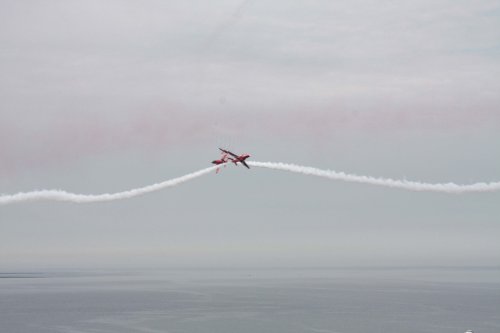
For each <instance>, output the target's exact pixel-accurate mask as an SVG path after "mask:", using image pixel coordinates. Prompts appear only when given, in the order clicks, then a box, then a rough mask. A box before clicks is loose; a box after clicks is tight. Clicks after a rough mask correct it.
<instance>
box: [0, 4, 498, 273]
mask: <svg viewBox="0 0 500 333" xmlns="http://www.w3.org/2000/svg"><path fill="white" fill-rule="evenodd" d="M0 73H1V75H0V193H13V192H18V191H29V190H32V189H42V188H58V189H65V190H68V191H74V192H78V193H102V192H112V191H118V190H126V189H129V188H133V187H138V186H142V185H147V184H150V183H154V182H158V181H162V180H165V179H168V178H171V177H175V176H180V175H183V174H185V173H188V172H191V171H195V170H198V169H201V168H204V167H206V166H208V165H209V162H210V161H211V160H213V159H214V158H216V157H218V152H217V147H219V146H224V147H228V148H230V149H233V150H235V152H238V153H239V152H242V153H243V152H247V153H250V154H251V155H252V159H254V160H256V161H282V162H293V163H298V164H305V165H311V166H316V167H320V168H330V169H335V170H339V171H347V172H353V173H358V174H366V175H372V176H384V177H391V178H407V179H412V180H421V181H428V182H447V181H453V182H456V183H471V182H476V181H491V180H497V181H498V180H499V179H500V171H499V167H498V166H499V164H500V155H499V152H500V149H499V148H500V109H499V105H500V79H499V77H500V4H499V3H498V1H486V0H484V1H457V0H423V1H386V0H382V1H380V0H379V1H368V0H356V1H352V0H349V1H347V0H345V1H344V0H341V1H331V0H324V1H322V0H317V1H311V0H308V1H305V0H304V1H300V0H299V1H281V0H278V1H258V0H256V1H252V0H247V1H236V0H214V1H201V0H199V1H195V0H186V1H127V0H122V1H111V0H110V1H97V0H95V1H93V0H90V1H51V0H49V1H43V2H40V1H6V0H0ZM499 202H500V194H495V193H489V194H467V195H461V196H454V195H452V196H450V195H444V194H429V193H411V192H403V191H400V190H392V189H387V188H375V187H371V186H367V185H360V184H344V183H339V182H333V181H327V180H324V179H316V178H309V177H306V176H300V175H294V174H285V173H279V172H276V171H270V170H254V169H252V170H249V171H248V170H244V169H242V168H234V167H233V168H227V169H226V170H223V172H222V173H221V174H219V175H215V174H214V175H213V176H212V175H210V176H207V177H204V178H202V179H197V180H195V181H193V182H190V183H188V184H184V185H182V186H181V187H177V188H172V189H167V190H165V191H162V192H157V193H153V194H150V195H147V196H144V197H140V198H136V199H131V200H128V201H118V202H111V203H103V204H85V205H74V204H67V203H53V202H45V203H26V204H18V205H13V206H4V207H0V270H2V269H11V268H22V269H34V268H37V269H40V268H47V267H55V268H57V267H74V268H79V267H109V266H113V267H119V266H141V267H146V266H155V265H158V266H160V267H173V266H210V267H214V266H332V265H344V266H345V265H349V266H356V265H405V266H411V265H498V263H499V260H500V245H499V244H500V243H499V242H498V239H499V237H500V205H499Z"/></svg>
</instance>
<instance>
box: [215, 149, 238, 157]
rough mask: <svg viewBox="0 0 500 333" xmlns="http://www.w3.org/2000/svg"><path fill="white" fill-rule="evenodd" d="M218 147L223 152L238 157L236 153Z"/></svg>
mask: <svg viewBox="0 0 500 333" xmlns="http://www.w3.org/2000/svg"><path fill="white" fill-rule="evenodd" d="M219 149H220V151H222V152H223V153H226V154H229V155H231V156H232V157H235V158H238V155H236V154H233V153H231V152H230V151H229V150H225V149H222V148H219Z"/></svg>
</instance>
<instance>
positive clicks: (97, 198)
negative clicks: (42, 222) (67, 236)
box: [0, 166, 217, 205]
mask: <svg viewBox="0 0 500 333" xmlns="http://www.w3.org/2000/svg"><path fill="white" fill-rule="evenodd" d="M215 169H217V166H213V167H209V168H206V169H203V170H200V171H196V172H193V173H190V174H188V175H185V176H182V177H178V178H174V179H170V180H166V181H164V182H161V183H157V184H153V185H149V186H145V187H141V188H136V189H132V190H128V191H123V192H117V193H111V194H109V193H104V194H76V193H70V192H66V191H62V190H40V191H32V192H21V193H16V194H12V195H2V196H0V205H2V204H3V205H7V204H12V203H17V202H24V201H38V200H52V201H68V202H74V203H89V202H104V201H113V200H121V199H129V198H133V197H137V196H139V195H144V194H146V193H150V192H154V191H159V190H162V189H164V188H167V187H172V186H177V185H180V184H182V183H185V182H187V181H190V180H192V179H195V178H198V177H201V176H203V175H206V174H208V173H210V172H212V171H214V170H215Z"/></svg>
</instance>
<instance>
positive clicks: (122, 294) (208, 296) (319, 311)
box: [0, 268, 500, 333]
mask: <svg viewBox="0 0 500 333" xmlns="http://www.w3.org/2000/svg"><path fill="white" fill-rule="evenodd" d="M466 329H473V330H474V332H475V333H499V332H500V269H486V268H484V269H477V268H476V269H460V268H454V269H422V268H421V269H340V268H339V269H307V270H301V269H281V270H277V269H276V270H270V269H253V270H251V269H248V270H230V269H226V270H223V269H221V270H166V271H142V272H84V273H83V272H51V273H44V272H34V273H26V272H22V273H18V272H3V273H0V332H1V333H28V332H34V333H35V332H36V333H45V332H66V333H79V332H91V333H97V332H150V333H153V332H170V333H174V332H179V333H180V332H183V333H191V332H193V333H194V332H200V333H201V332H213V333H216V332H217V333H226V332H231V333H238V332H276V333H279V332H287V333H289V332H318V333H327V332H345V333H367V332H369V333H378V332H391V333H392V332H409V333H410V332H440V333H448V332H449V333H463V332H465V330H466Z"/></svg>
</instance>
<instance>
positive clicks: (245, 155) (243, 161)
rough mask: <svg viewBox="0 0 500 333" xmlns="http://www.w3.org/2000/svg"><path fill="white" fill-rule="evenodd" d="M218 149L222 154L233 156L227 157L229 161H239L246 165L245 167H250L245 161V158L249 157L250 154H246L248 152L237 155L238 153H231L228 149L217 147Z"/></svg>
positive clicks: (235, 162) (236, 163) (236, 162)
mask: <svg viewBox="0 0 500 333" xmlns="http://www.w3.org/2000/svg"><path fill="white" fill-rule="evenodd" d="M219 150H220V151H221V152H223V153H224V154H229V155H231V156H232V157H234V158H231V157H229V159H230V160H231V161H232V162H233V163H234V164H235V165H238V162H240V163H241V164H243V165H244V166H246V167H247V169H250V167H249V166H248V164H247V163H246V162H245V160H246V159H247V158H249V157H250V155H248V154H243V155H240V156H238V155H236V154H233V153H231V152H230V151H229V150H225V149H222V148H219Z"/></svg>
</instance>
